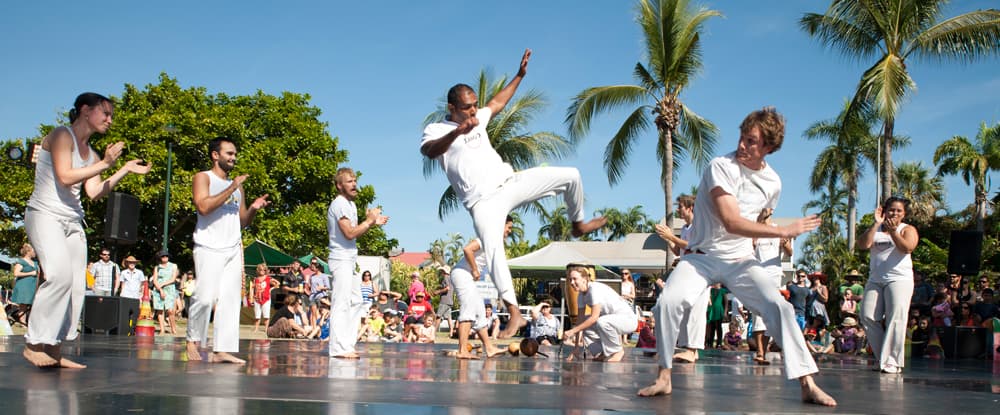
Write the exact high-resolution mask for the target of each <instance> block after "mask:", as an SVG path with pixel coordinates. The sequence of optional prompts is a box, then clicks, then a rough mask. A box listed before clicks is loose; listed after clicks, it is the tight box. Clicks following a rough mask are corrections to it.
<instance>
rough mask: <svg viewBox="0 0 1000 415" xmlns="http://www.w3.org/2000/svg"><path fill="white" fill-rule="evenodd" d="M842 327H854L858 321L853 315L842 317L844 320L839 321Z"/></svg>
mask: <svg viewBox="0 0 1000 415" xmlns="http://www.w3.org/2000/svg"><path fill="white" fill-rule="evenodd" d="M840 325H842V326H844V327H854V326H857V325H858V321H857V320H855V319H854V317H844V322H843V323H840Z"/></svg>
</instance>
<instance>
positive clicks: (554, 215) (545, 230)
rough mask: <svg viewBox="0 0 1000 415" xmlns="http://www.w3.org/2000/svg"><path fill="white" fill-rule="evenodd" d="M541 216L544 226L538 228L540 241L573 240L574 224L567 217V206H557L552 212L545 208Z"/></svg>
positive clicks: (542, 209)
mask: <svg viewBox="0 0 1000 415" xmlns="http://www.w3.org/2000/svg"><path fill="white" fill-rule="evenodd" d="M540 216H541V221H542V226H541V227H540V228H538V238H539V239H542V238H545V239H546V240H549V241H568V240H570V239H572V238H573V223H572V222H570V220H569V216H567V215H566V205H559V206H556V208H555V209H552V211H551V212H550V211H548V210H546V209H545V208H544V207H543V208H541V213H540ZM584 236H586V235H584Z"/></svg>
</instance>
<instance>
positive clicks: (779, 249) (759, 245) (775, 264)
mask: <svg viewBox="0 0 1000 415" xmlns="http://www.w3.org/2000/svg"><path fill="white" fill-rule="evenodd" d="M773 216H774V209H773V208H763V209H761V210H760V213H758V214H757V223H760V224H763V225H766V226H770V227H772V228H773V227H777V226H778V225H777V224H776V223H774V220H773ZM753 248H754V255H755V256H756V257H757V260H758V261H760V265H761V266H763V267H764V270H765V271H766V272H767V276H768V277H769V278H770V281H771V283H772V284H773V285H774V289H775V290H780V289H781V278H782V275H784V274H783V272H782V270H781V254H782V253H784V254H785V255H786V256H788V257H791V256H792V244H791V240H790V239H788V238H753ZM752 327H753V333H752V334H751V336H752V337H753V340H754V344H756V345H757V351H756V353H757V355H756V356H755V357H754V359H753V360H754V362H756V363H757V364H759V365H769V364H771V362H770V361H768V360H767V350H768V345H770V344H771V339H770V337H768V336H767V334H770V333H767V325H766V324H765V323H764V317H763V316H762V315H760V313H757V312H754V313H753V323H752Z"/></svg>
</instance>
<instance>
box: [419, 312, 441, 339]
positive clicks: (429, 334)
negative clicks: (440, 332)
mask: <svg viewBox="0 0 1000 415" xmlns="http://www.w3.org/2000/svg"><path fill="white" fill-rule="evenodd" d="M434 321H435V318H434V316H433V315H432V314H431V313H427V314H426V315H424V325H423V326H420V327H418V328H417V329H416V332H417V343H434V340H435V339H434V337H435V336H434V335H435V333H437V327H434Z"/></svg>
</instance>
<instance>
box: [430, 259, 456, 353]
mask: <svg viewBox="0 0 1000 415" xmlns="http://www.w3.org/2000/svg"><path fill="white" fill-rule="evenodd" d="M438 275H440V276H441V283H440V284H439V285H438V286H439V287H441V288H438V290H437V291H434V295H437V296H440V299H439V300H438V308H437V317H438V319H439V320H444V321H447V322H448V337H452V336H454V335H455V321H454V320H453V319H452V318H451V309H452V307H453V306H454V305H455V295H454V294H455V292H454V291H455V290H453V289H452V286H451V278H450V277H451V268H449V267H448V266H447V265H442V266H440V267H438ZM438 326H440V324H435V326H434V327H438Z"/></svg>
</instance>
